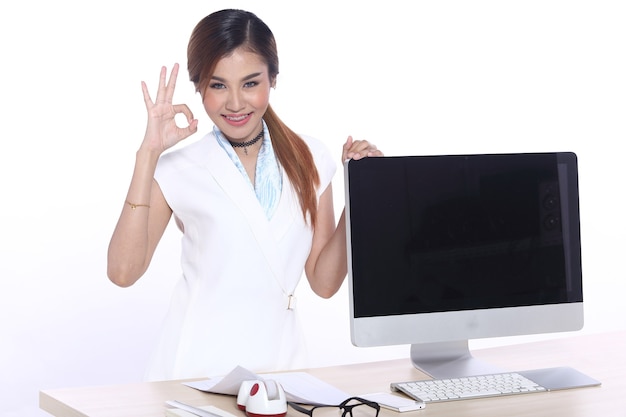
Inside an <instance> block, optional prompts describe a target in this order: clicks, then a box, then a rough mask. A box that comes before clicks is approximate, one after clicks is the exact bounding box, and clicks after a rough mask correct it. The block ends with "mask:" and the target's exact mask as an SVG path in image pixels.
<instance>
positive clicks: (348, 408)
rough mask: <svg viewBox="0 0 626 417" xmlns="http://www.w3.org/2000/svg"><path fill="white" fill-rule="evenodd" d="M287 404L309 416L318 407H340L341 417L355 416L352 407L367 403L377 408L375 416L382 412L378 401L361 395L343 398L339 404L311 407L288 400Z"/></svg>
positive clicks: (310, 416)
mask: <svg viewBox="0 0 626 417" xmlns="http://www.w3.org/2000/svg"><path fill="white" fill-rule="evenodd" d="M350 401H358V403H356V404H349V403H350ZM287 404H289V406H290V407H292V408H293V409H294V410H296V411H299V412H301V413H304V414H306V415H308V416H309V417H313V412H314V411H315V410H317V409H318V408H339V409H340V410H342V413H341V417H346V416H349V417H353V416H352V409H353V408H354V407H358V406H360V405H366V406H368V407H371V408H373V409H374V410H376V414H375V415H374V416H373V417H378V413H379V412H380V405H379V404H378V403H377V402H374V401H370V400H366V399H364V398H361V397H350V398H347V399H345V400H343V401H342V402H341V404H339V405H314V406H313V407H311V408H306V407H303V404H299V403H296V402H293V401H287Z"/></svg>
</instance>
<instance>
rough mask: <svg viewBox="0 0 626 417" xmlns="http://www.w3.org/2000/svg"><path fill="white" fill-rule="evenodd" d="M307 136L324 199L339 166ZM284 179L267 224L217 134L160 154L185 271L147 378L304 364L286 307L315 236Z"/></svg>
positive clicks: (159, 177) (292, 313)
mask: <svg viewBox="0 0 626 417" xmlns="http://www.w3.org/2000/svg"><path fill="white" fill-rule="evenodd" d="M302 138H303V139H304V140H305V141H306V142H307V144H308V145H309V148H310V149H311V152H312V154H313V157H314V160H315V164H316V166H317V169H318V171H319V174H320V180H321V183H320V187H319V189H318V198H319V196H320V195H321V193H322V192H323V191H324V190H325V189H326V188H327V187H328V185H329V184H330V182H331V180H332V177H333V175H334V173H335V171H336V164H335V163H334V162H333V158H331V156H330V153H329V152H328V149H327V148H326V146H325V145H324V144H323V143H321V142H320V141H318V140H315V139H313V138H310V137H307V136H303V137H302ZM281 171H282V170H281ZM282 175H283V178H282V191H281V195H280V201H279V203H278V206H277V207H276V209H275V213H274V215H273V216H272V217H271V219H269V220H268V218H267V216H266V214H265V211H264V209H263V208H262V206H261V204H260V203H259V200H258V199H257V196H256V195H255V192H254V190H253V189H252V188H251V187H250V184H249V183H248V182H246V178H245V177H244V176H242V175H241V173H240V172H239V171H238V169H237V168H236V167H235V165H234V164H233V162H232V161H231V160H230V158H229V157H228V156H227V154H226V153H225V152H224V150H223V149H222V148H221V147H220V145H219V144H218V142H217V140H216V138H215V134H214V133H213V132H211V133H209V134H207V135H206V136H205V137H204V138H203V139H201V140H199V141H197V142H194V143H192V144H190V145H188V146H186V147H184V148H181V149H179V150H175V151H172V152H170V153H166V154H164V155H163V156H162V157H161V159H160V161H159V164H158V166H157V171H156V173H155V179H156V181H157V182H158V184H159V186H160V187H161V190H162V192H163V195H164V196H165V199H166V200H167V202H168V204H169V206H170V207H171V209H172V210H173V212H174V218H175V221H176V224H177V225H178V227H179V228H180V230H181V231H182V232H183V235H182V241H181V246H182V254H181V267H182V277H181V278H180V281H179V283H178V285H177V286H176V287H175V289H174V293H173V295H172V301H171V305H170V309H169V312H168V314H167V316H166V318H165V322H164V324H163V329H162V333H161V337H160V339H159V340H158V343H157V346H156V349H155V352H154V354H153V356H152V359H151V361H150V365H149V369H148V371H147V374H146V378H147V379H148V380H162V379H174V378H191V377H210V376H218V375H224V374H226V373H228V372H230V371H231V370H232V369H233V368H234V367H235V366H237V365H240V366H243V367H245V368H247V369H250V370H252V371H254V372H267V371H273V370H286V369H293V368H300V367H306V352H305V349H304V348H305V346H304V342H303V339H302V337H303V335H302V331H301V329H300V326H299V323H298V317H297V311H296V310H295V309H290V308H288V307H289V306H290V304H291V305H293V303H292V302H291V301H292V300H291V296H292V295H293V294H294V291H295V289H296V286H297V284H298V282H299V281H300V279H301V277H302V275H303V270H304V263H305V262H306V259H307V257H308V254H309V251H310V249H311V241H312V236H313V232H312V229H311V228H310V227H309V225H307V224H306V222H305V221H304V218H303V216H302V211H301V209H300V205H299V202H298V198H297V195H296V193H295V190H294V189H293V187H292V186H291V183H290V182H289V180H288V178H287V177H286V174H282Z"/></svg>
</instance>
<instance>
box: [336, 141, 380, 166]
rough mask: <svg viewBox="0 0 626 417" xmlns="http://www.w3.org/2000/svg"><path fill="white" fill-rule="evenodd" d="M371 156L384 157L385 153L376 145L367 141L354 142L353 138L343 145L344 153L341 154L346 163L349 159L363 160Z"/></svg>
mask: <svg viewBox="0 0 626 417" xmlns="http://www.w3.org/2000/svg"><path fill="white" fill-rule="evenodd" d="M370 156H384V155H383V153H382V152H381V151H380V150H378V148H377V147H376V145H374V144H372V143H369V142H368V141H366V140H354V139H352V136H348V140H346V143H344V144H343V152H342V154H341V160H342V161H346V160H348V159H361V158H366V157H370Z"/></svg>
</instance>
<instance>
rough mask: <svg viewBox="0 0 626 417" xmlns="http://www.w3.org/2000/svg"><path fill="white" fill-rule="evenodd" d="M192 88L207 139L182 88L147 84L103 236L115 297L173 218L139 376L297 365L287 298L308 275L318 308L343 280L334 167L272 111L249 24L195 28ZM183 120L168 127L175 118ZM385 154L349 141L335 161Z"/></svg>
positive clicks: (268, 73) (265, 39)
mask: <svg viewBox="0 0 626 417" xmlns="http://www.w3.org/2000/svg"><path fill="white" fill-rule="evenodd" d="M187 55H188V70H189V75H190V79H191V81H192V82H193V83H194V85H195V87H196V90H197V91H198V92H199V93H200V95H201V97H202V102H203V105H204V108H205V110H206V112H207V114H208V116H209V117H210V118H211V120H212V121H213V123H214V124H215V126H214V128H213V131H212V132H210V133H208V134H207V135H206V136H205V137H204V138H203V139H201V140H199V141H197V142H195V143H192V144H190V145H187V146H185V147H181V148H180V149H177V150H174V151H171V152H167V153H163V152H164V151H165V150H166V149H169V148H170V147H172V146H173V145H175V144H177V143H179V142H180V141H181V140H183V139H185V138H187V137H188V136H190V135H191V134H193V133H195V132H196V131H197V128H198V121H197V120H196V119H194V117H193V115H192V112H191V111H190V109H189V108H188V107H187V106H186V105H173V104H172V97H173V95H174V89H175V85H176V79H177V76H178V65H174V67H173V69H172V72H171V75H170V77H169V80H168V79H167V71H166V69H165V68H162V69H161V74H160V79H159V87H158V90H157V95H156V99H155V100H152V98H151V97H150V94H149V92H148V88H147V86H146V84H145V83H142V89H143V95H144V101H145V104H146V108H147V111H148V125H147V129H146V133H145V137H144V139H143V142H142V144H141V146H140V148H139V150H138V152H137V154H136V162H135V169H134V172H133V176H132V179H131V183H130V187H129V190H128V194H127V198H126V202H125V204H124V208H123V209H122V213H121V215H120V218H119V221H118V224H117V226H116V228H115V231H114V233H113V236H112V238H111V242H110V246H109V252H108V275H109V278H110V279H111V280H112V281H113V282H114V283H115V284H117V285H119V286H122V287H126V286H130V285H132V284H133V283H135V282H136V281H137V280H138V279H139V278H140V277H141V276H142V275H143V273H144V272H145V271H146V269H147V268H148V266H149V264H150V260H151V258H152V256H153V254H154V251H155V249H156V247H157V244H158V242H159V240H160V238H161V236H162V235H163V232H164V230H165V227H166V226H167V224H168V222H169V220H170V218H171V217H172V214H173V215H174V219H175V221H176V224H177V225H178V227H179V228H180V230H181V231H182V232H183V237H182V272H183V275H182V279H181V280H180V282H179V283H178V285H177V287H176V288H175V290H174V294H173V298H172V303H171V306H170V310H169V312H168V315H167V317H166V320H165V323H164V328H163V333H162V336H161V339H160V340H159V341H158V345H157V348H156V351H155V353H154V356H153V358H152V361H151V364H150V367H149V370H148V374H147V378H148V379H152V380H155V379H172V378H187V377H205V376H212V375H223V374H225V373H227V372H229V371H230V370H231V369H233V368H234V367H235V366H237V365H240V366H243V367H246V368H248V369H250V370H253V371H256V372H264V371H271V370H281V369H290V368H293V367H299V366H303V365H305V362H303V359H304V352H303V347H304V346H303V343H302V340H301V333H300V329H299V327H298V322H297V317H296V315H295V299H294V297H293V293H294V291H295V288H296V285H297V284H298V281H299V280H300V277H301V275H302V272H303V270H304V272H305V274H306V277H307V280H308V282H309V285H310V286H311V288H312V289H313V291H314V292H315V293H316V294H318V295H319V296H321V297H325V298H327V297H331V296H332V295H333V294H335V293H336V292H337V290H338V289H339V288H340V286H341V284H342V281H343V279H344V278H345V275H346V272H347V264H346V262H347V261H346V247H345V221H344V218H343V215H342V216H341V219H340V220H339V222H338V224H337V226H335V218H334V209H333V204H332V203H333V199H332V188H331V179H332V176H333V174H334V172H335V169H336V166H335V163H334V162H333V158H332V157H331V156H330V155H329V153H328V151H327V149H326V147H325V146H324V145H323V144H322V143H321V142H319V141H317V140H315V139H313V138H309V137H305V136H298V135H297V134H295V133H294V132H293V131H291V130H290V129H289V128H288V127H287V126H285V124H283V123H282V122H281V121H280V119H279V118H278V117H277V116H276V114H275V113H274V112H273V110H272V109H271V107H270V105H269V95H270V90H271V88H272V87H274V85H275V83H276V76H277V75H278V56H277V51H276V44H275V41H274V37H273V34H272V32H271V31H270V29H269V28H268V27H267V26H266V25H265V24H264V23H263V22H262V21H261V20H260V19H259V18H258V17H256V16H255V15H254V14H252V13H249V12H246V11H242V10H222V11H219V12H215V13H213V14H211V15H209V16H207V17H205V18H204V19H203V20H201V21H200V22H199V23H198V25H197V26H196V28H195V29H194V30H193V32H192V35H191V38H190V41H189V46H188V51H187ZM177 114H183V115H184V116H185V117H186V119H187V122H188V125H187V126H185V127H179V126H177V124H176V122H175V116H176V115H177ZM378 155H381V153H380V151H378V150H376V148H375V147H374V146H372V145H370V144H369V143H368V142H366V141H353V140H352V139H351V138H348V140H347V141H346V143H345V144H344V146H343V151H342V159H347V158H355V159H358V158H362V157H366V156H378Z"/></svg>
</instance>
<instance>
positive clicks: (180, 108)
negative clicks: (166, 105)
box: [174, 104, 194, 124]
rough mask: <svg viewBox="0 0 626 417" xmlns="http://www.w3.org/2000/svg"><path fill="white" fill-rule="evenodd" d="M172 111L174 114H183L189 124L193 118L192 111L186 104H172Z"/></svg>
mask: <svg viewBox="0 0 626 417" xmlns="http://www.w3.org/2000/svg"><path fill="white" fill-rule="evenodd" d="M174 112H175V113H176V114H178V113H181V114H183V115H185V118H186V119H187V123H189V124H191V122H192V121H193V120H194V118H193V113H192V111H191V109H190V108H189V107H188V106H187V105H186V104H177V105H175V106H174Z"/></svg>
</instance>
